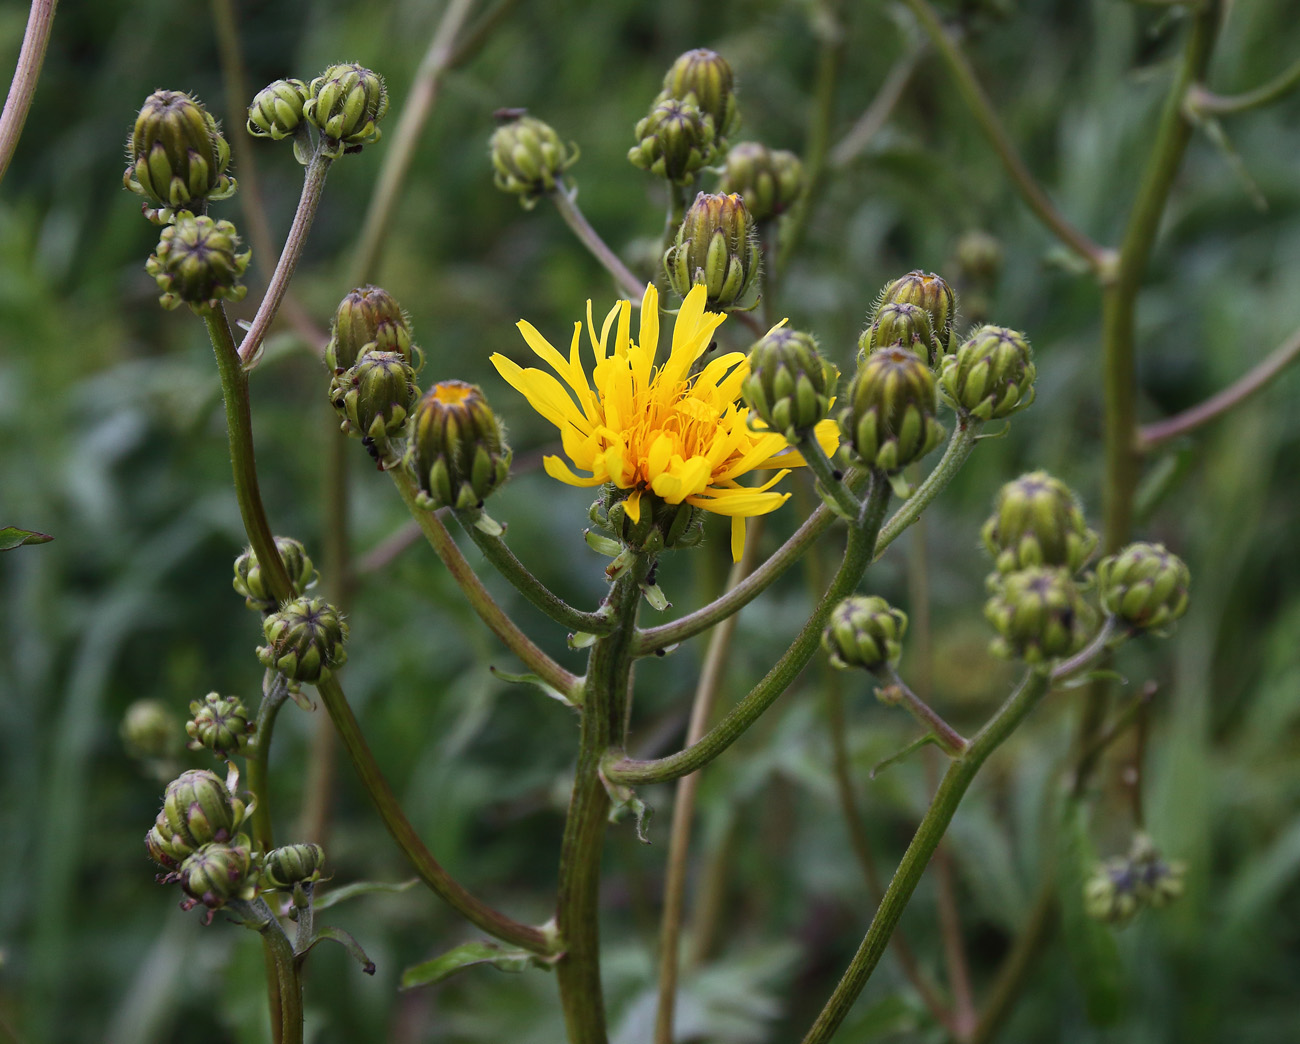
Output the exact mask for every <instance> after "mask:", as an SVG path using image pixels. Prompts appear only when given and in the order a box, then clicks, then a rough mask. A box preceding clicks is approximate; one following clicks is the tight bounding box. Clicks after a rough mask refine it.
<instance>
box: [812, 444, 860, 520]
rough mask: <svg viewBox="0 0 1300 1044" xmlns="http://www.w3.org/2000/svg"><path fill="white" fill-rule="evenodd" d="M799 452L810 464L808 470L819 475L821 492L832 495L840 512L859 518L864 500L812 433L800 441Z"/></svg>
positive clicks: (845, 515)
mask: <svg viewBox="0 0 1300 1044" xmlns="http://www.w3.org/2000/svg"><path fill="white" fill-rule="evenodd" d="M799 453H800V454H801V455H802V456H803V459H804V461H805V462H806V463H807V465H808V470H809V471H811V472H812V473H813V474H814V475H816V476H817V482H818V484H819V486H820V487H821V488H820V490H819V492H820V493H821V494H822V495H823V496H826V497H830V499H831V500H833V501H834V502H835V506H836V507H837V508H839V514H841V515H843V516H844V517H845V518H857V517H858V515H859V514H860V513H861V511H862V502H861V501H860V500H858V498H857V496H856V495H855V494H854V492H853V490H851V489H849V487H848V484H847V483H846V482H845V481H844V474H843V472H841V471H839V470H838V469H837V468H836V467H835V466H834V465H833V464H832V463H831V462H830V458H829V457H827V456H826V451H825V450H823V449H822V447H821V443H819V442H818V441H817V440H816V439H815V438H813V436H812V435H808V436H807V437H805V438H803V439H801V440H800V442H799Z"/></svg>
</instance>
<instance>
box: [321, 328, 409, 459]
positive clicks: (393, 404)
mask: <svg viewBox="0 0 1300 1044" xmlns="http://www.w3.org/2000/svg"><path fill="white" fill-rule="evenodd" d="M419 394H420V389H419V388H418V387H417V386H416V384H415V371H413V370H412V369H411V365H410V363H408V362H407V361H406V359H405V358H403V357H402V356H401V355H400V354H399V353H398V352H381V351H376V350H375V349H374V348H373V347H371V346H366V348H364V349H363V350H362V353H361V358H360V359H359V360H358V361H357V363H356V365H355V366H353V367H352V368H351V369H350V370H344V371H343V372H342V373H340V374H338V375H337V376H335V377H334V379H333V381H332V382H331V384H330V401H331V402H332V403H333V404H334V408H335V409H336V410H338V411H339V414H340V415H341V416H342V418H343V424H342V428H343V431H345V432H347V433H348V434H349V435H357V436H359V437H360V438H362V439H368V440H370V444H371V445H372V447H373V448H374V450H375V452H376V453H377V454H378V455H379V456H378V459H379V460H380V461H383V460H384V459H385V451H386V448H387V446H388V440H389V439H390V438H394V437H397V436H400V435H401V434H402V433H403V432H405V431H406V418H407V417H408V416H409V415H410V412H411V406H412V405H413V404H414V402H415V400H416V398H417V397H418V396H419Z"/></svg>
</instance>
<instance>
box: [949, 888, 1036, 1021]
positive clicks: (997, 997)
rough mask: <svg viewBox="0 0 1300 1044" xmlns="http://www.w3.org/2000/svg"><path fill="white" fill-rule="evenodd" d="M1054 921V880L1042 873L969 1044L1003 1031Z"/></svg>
mask: <svg viewBox="0 0 1300 1044" xmlns="http://www.w3.org/2000/svg"><path fill="white" fill-rule="evenodd" d="M1055 919H1056V881H1055V879H1054V875H1053V874H1045V875H1044V876H1043V880H1042V882H1041V883H1040V884H1039V886H1038V893H1037V895H1036V896H1035V897H1034V905H1033V906H1032V907H1031V908H1030V911H1029V916H1028V917H1026V918H1025V926H1024V928H1022V929H1021V930H1020V934H1019V935H1017V936H1016V941H1015V943H1014V944H1013V945H1012V947H1011V952H1010V953H1008V954H1007V956H1006V957H1005V958H1004V960H1003V962H1002V964H1001V966H999V968H998V972H997V975H996V977H995V978H994V980H993V986H992V988H991V989H990V990H989V995H988V1000H987V1001H986V1002H985V1004H984V1010H983V1011H982V1012H981V1013H980V1016H979V1020H978V1021H977V1022H976V1024H975V1029H974V1031H973V1032H972V1033H971V1035H970V1038H969V1044H988V1042H989V1041H991V1040H992V1039H993V1037H994V1036H995V1035H996V1034H997V1032H998V1030H999V1029H1001V1028H1002V1023H1003V1022H1004V1021H1005V1020H1006V1017H1007V1016H1008V1015H1010V1014H1011V1009H1012V1008H1013V1007H1014V1005H1015V1001H1016V998H1017V997H1019V996H1020V991H1021V990H1022V989H1024V985H1025V982H1026V980H1027V979H1028V978H1029V973H1030V972H1031V971H1033V969H1034V968H1035V966H1036V964H1035V960H1036V958H1037V957H1038V954H1039V952H1040V951H1041V950H1042V948H1043V946H1044V944H1045V943H1046V942H1047V938H1048V935H1049V933H1050V932H1051V930H1052V926H1053V924H1054V922H1055Z"/></svg>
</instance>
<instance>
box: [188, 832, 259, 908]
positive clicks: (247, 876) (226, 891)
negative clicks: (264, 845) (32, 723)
mask: <svg viewBox="0 0 1300 1044" xmlns="http://www.w3.org/2000/svg"><path fill="white" fill-rule="evenodd" d="M252 871H253V849H252V846H251V845H250V844H249V842H248V838H247V837H245V836H244V835H243V834H240V835H239V836H238V837H236V838H234V839H232V840H230V841H214V842H212V843H211V844H207V845H204V846H203V847H202V848H200V849H199V850H198V851H197V852H195V853H193V854H192V855H190V856H188V857H187V858H186V859H185V862H183V863H182V864H181V868H180V873H179V875H178V877H179V880H180V883H181V888H182V889H184V891H185V894H186V895H188V896H189V897H190V898H191V899H193V900H194V901H195V904H198V903H202V904H203V905H204V906H206V907H207V908H208V909H209V910H218V909H220V908H221V907H223V906H225V905H226V903H227V902H229V901H230V900H231V899H252V898H253V897H254V896H256V895H257V887H256V884H257V878H256V875H254V874H253V872H252Z"/></svg>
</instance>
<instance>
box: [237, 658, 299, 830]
mask: <svg viewBox="0 0 1300 1044" xmlns="http://www.w3.org/2000/svg"><path fill="white" fill-rule="evenodd" d="M288 697H289V687H288V685H287V684H286V683H285V679H284V675H282V674H280V673H279V672H278V671H267V672H266V676H265V678H264V679H263V681H262V703H261V705H260V706H259V707H258V708H257V728H256V730H254V732H253V743H252V746H251V747H250V749H249V751H248V756H247V758H246V760H245V764H246V766H247V771H248V789H249V790H251V791H252V792H253V794H254V795H255V796H256V798H257V806H256V807H255V808H254V809H253V840H254V841H256V842H257V844H258V847H260V848H263V849H266V850H268V851H269V850H270V849H272V848H274V847H275V837H274V831H273V830H272V826H271V793H270V786H269V784H268V781H267V772H266V769H267V762H268V760H269V758H270V754H271V736H272V734H273V733H274V732H275V719H276V718H277V717H278V716H279V713H280V708H281V707H283V706H284V701H285V700H286V699H288Z"/></svg>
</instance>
